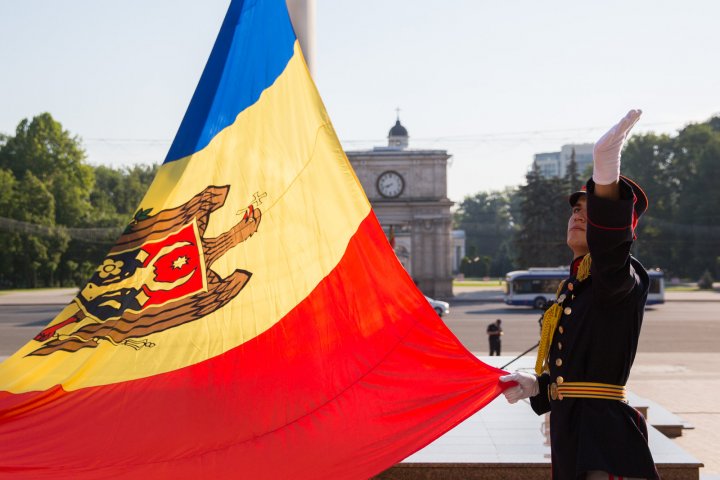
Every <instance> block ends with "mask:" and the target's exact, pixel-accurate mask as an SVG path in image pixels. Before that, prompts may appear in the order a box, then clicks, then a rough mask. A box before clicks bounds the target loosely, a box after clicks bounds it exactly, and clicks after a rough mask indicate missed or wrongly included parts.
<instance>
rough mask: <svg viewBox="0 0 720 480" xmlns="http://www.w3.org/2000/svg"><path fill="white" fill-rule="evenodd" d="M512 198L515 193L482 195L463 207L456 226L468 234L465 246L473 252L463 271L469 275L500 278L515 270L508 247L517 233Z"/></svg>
mask: <svg viewBox="0 0 720 480" xmlns="http://www.w3.org/2000/svg"><path fill="white" fill-rule="evenodd" d="M511 195H512V190H506V191H504V192H480V193H477V194H475V195H474V196H468V197H465V199H464V200H463V201H462V202H461V203H460V206H459V208H458V210H457V212H456V213H455V218H454V224H455V227H456V228H459V229H462V230H464V231H465V242H466V243H465V244H466V248H467V251H468V252H470V254H469V255H468V257H467V258H468V260H467V261H466V262H465V264H466V265H467V267H466V269H467V271H463V273H465V274H466V275H469V276H488V275H492V276H501V275H504V274H505V273H506V272H507V271H508V269H510V268H512V258H511V257H510V250H509V248H508V247H507V244H508V243H509V242H510V239H511V238H512V234H513V230H514V223H513V220H512V217H511V211H510V207H511V200H510V197H511ZM476 258H477V260H476Z"/></svg>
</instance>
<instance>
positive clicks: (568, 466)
mask: <svg viewBox="0 0 720 480" xmlns="http://www.w3.org/2000/svg"><path fill="white" fill-rule="evenodd" d="M640 114H641V111H640V110H631V111H630V112H628V114H627V115H626V116H625V117H624V118H623V119H622V120H620V122H619V123H618V124H617V125H615V126H614V127H612V128H611V129H610V130H609V131H608V132H607V133H606V134H605V135H603V136H602V137H601V138H600V140H598V141H597V143H596V144H595V147H594V149H593V176H592V179H590V180H588V182H587V184H586V186H585V187H583V190H582V191H579V192H575V193H573V194H572V195H571V196H570V197H569V201H570V206H571V207H572V214H571V215H570V219H569V220H568V228H567V244H568V246H569V247H570V249H571V250H572V252H573V255H574V260H573V262H572V265H571V270H570V277H569V278H568V279H566V280H564V281H563V282H562V283H561V284H560V286H559V288H558V293H557V298H556V300H555V302H554V303H553V304H552V305H551V307H550V308H549V309H548V310H547V311H546V312H545V315H544V316H543V322H542V332H541V336H540V343H539V348H538V357H537V361H536V365H535V375H531V374H529V373H524V372H515V373H512V374H510V375H506V376H503V377H500V380H501V381H503V382H516V383H517V385H515V386H513V387H511V388H508V389H507V390H505V392H504V394H505V397H506V398H507V400H508V401H509V402H510V403H515V402H517V401H518V400H520V399H523V398H529V399H530V404H531V406H532V408H533V410H534V411H535V412H536V413H537V414H538V415H541V414H544V413H546V412H551V415H550V440H551V457H552V478H553V479H556V480H570V479H573V480H574V479H591V480H594V479H600V478H602V479H605V480H607V479H609V478H620V477H621V478H624V479H632V478H645V479H655V478H659V476H658V473H657V470H656V468H655V463H654V461H653V458H652V455H651V453H650V449H649V447H648V434H647V426H646V423H645V419H644V418H643V417H642V415H641V414H640V413H638V412H637V411H636V410H635V409H634V408H632V407H631V406H629V405H628V403H627V398H626V392H625V384H626V382H627V379H628V376H629V375H630V367H631V366H632V363H633V360H634V358H635V352H636V350H637V345H638V339H639V336H640V327H641V325H642V320H643V313H644V310H645V301H646V299H647V295H648V286H649V279H648V274H647V272H646V271H645V269H644V268H643V266H642V265H641V264H640V262H638V261H637V260H636V259H635V258H633V257H632V256H631V255H630V247H631V246H632V243H633V240H634V239H635V227H636V226H637V222H638V219H639V218H640V216H641V215H642V214H643V212H644V211H645V210H646V208H647V205H648V200H647V197H646V195H645V192H643V190H642V189H641V188H640V186H638V185H637V184H636V183H635V182H633V181H632V180H630V179H629V178H626V177H623V176H621V175H620V152H621V150H622V146H623V143H624V142H625V139H626V137H627V134H628V132H629V131H630V129H631V128H632V127H633V125H635V123H636V122H637V120H638V119H639V118H640Z"/></svg>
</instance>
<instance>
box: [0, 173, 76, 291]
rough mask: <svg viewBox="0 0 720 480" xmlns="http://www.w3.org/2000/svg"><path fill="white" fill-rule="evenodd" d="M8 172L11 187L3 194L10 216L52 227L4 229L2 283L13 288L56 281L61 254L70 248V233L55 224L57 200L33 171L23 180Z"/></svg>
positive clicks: (5, 177)
mask: <svg viewBox="0 0 720 480" xmlns="http://www.w3.org/2000/svg"><path fill="white" fill-rule="evenodd" d="M7 173H8V171H4V173H3V174H2V175H0V177H2V180H0V181H2V183H4V184H5V186H9V187H10V188H11V189H10V190H9V191H10V192H11V194H10V195H7V194H5V195H3V197H4V200H3V207H5V208H3V212H4V215H7V217H6V218H11V219H13V220H17V221H18V222H22V223H18V224H17V225H25V226H31V227H37V226H40V227H48V228H47V229H46V231H45V232H44V233H39V234H36V233H32V230H31V231H29V232H24V231H22V230H15V231H3V232H0V249H1V250H2V251H3V253H4V255H3V263H2V272H3V274H2V275H3V277H2V283H3V285H4V286H11V287H39V286H53V285H55V284H56V278H55V274H56V272H57V269H58V266H59V262H60V257H61V255H62V253H63V251H64V250H65V248H67V244H68V236H67V233H65V232H63V231H62V230H57V229H53V228H52V227H54V226H55V199H54V198H53V196H52V194H51V193H50V192H49V191H48V189H47V188H46V186H45V185H44V184H43V183H42V182H41V181H40V179H38V178H37V177H36V176H35V175H33V174H32V173H31V172H25V174H24V175H23V178H22V179H21V180H19V181H17V180H15V179H14V176H13V179H12V180H11V179H10V178H9V176H8V175H7Z"/></svg>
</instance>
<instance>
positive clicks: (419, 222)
mask: <svg viewBox="0 0 720 480" xmlns="http://www.w3.org/2000/svg"><path fill="white" fill-rule="evenodd" d="M345 153H346V154H347V156H348V159H349V160H350V163H351V165H352V167H353V169H354V170H355V174H356V175H357V177H358V179H359V180H360V183H361V184H362V187H363V189H364V190H365V194H366V195H367V197H368V199H369V200H370V203H371V205H372V208H373V211H374V212H375V215H376V216H377V218H378V220H379V221H380V224H381V225H382V227H383V229H384V230H385V233H386V235H388V238H390V234H391V229H392V236H393V239H394V241H393V242H394V248H395V253H396V254H397V256H398V259H399V260H400V262H401V263H402V264H403V266H404V267H405V269H406V270H407V272H408V273H409V274H410V276H411V277H412V279H413V280H414V282H415V284H416V285H417V286H418V287H419V288H420V290H421V291H422V292H423V293H425V294H426V295H428V296H431V297H437V298H448V297H451V296H452V294H453V293H452V272H453V270H454V269H456V268H457V267H456V264H458V260H456V259H454V258H453V257H454V255H456V254H457V253H458V251H457V247H456V246H454V245H456V242H454V241H453V238H452V234H451V228H452V227H451V223H452V214H451V212H450V207H452V205H453V202H452V201H450V199H448V197H447V167H448V160H449V159H450V155H448V153H447V151H446V150H420V149H411V148H409V135H408V131H407V129H406V128H405V127H404V126H403V125H402V124H401V123H400V119H399V118H398V119H397V121H396V122H395V125H394V126H393V127H392V128H391V129H390V131H389V133H388V144H387V146H379V147H375V148H373V149H371V150H355V151H347V152H345ZM460 253H462V254H463V255H464V242H463V245H462V251H461V252H460ZM461 258H462V257H461Z"/></svg>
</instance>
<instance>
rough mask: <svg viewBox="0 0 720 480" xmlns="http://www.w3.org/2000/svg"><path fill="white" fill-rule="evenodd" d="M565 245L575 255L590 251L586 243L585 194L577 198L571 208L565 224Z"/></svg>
mask: <svg viewBox="0 0 720 480" xmlns="http://www.w3.org/2000/svg"><path fill="white" fill-rule="evenodd" d="M567 245H568V247H570V249H571V250H572V251H573V254H574V255H575V257H579V256H580V255H585V254H586V253H588V252H589V251H590V249H589V248H588V243H587V200H586V199H585V196H582V197H580V198H579V199H578V201H577V203H576V204H575V206H574V207H573V209H572V214H571V215H570V219H569V220H568V226H567Z"/></svg>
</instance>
